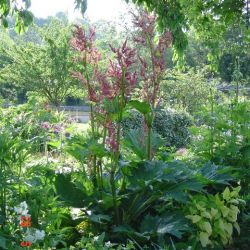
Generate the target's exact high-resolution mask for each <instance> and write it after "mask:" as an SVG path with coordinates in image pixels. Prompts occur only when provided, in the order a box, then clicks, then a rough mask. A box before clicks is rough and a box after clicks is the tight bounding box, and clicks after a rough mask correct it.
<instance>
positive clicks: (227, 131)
mask: <svg viewBox="0 0 250 250" xmlns="http://www.w3.org/2000/svg"><path fill="white" fill-rule="evenodd" d="M248 110H249V101H247V100H245V101H244V100H242V101H240V102H239V103H231V102H228V101H225V102H224V103H218V104H215V103H213V106H212V110H211V107H206V109H205V110H203V119H204V121H205V122H206V123H205V124H203V125H201V126H199V127H193V128H192V131H193V135H194V140H193V142H194V149H195V151H196V152H197V153H198V154H199V155H202V156H203V157H205V158H206V159H211V160H213V161H214V162H216V163H219V164H225V165H232V166H235V167H237V172H238V171H239V176H241V177H240V179H241V180H242V182H243V183H242V185H243V186H244V187H246V186H248V184H247V183H249V181H248V180H249V166H250V165H249V164H250V158H249V121H250V117H249V111H248ZM245 185H246V186H245Z"/></svg>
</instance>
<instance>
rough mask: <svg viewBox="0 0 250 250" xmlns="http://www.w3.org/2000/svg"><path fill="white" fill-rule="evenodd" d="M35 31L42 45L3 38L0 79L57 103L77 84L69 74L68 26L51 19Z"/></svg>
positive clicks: (57, 104) (71, 91)
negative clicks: (47, 23)
mask: <svg viewBox="0 0 250 250" xmlns="http://www.w3.org/2000/svg"><path fill="white" fill-rule="evenodd" d="M38 33H39V34H40V36H41V38H42V39H43V42H42V44H36V43H32V42H30V43H25V42H23V41H21V42H19V43H14V41H13V40H11V39H10V38H6V39H5V40H4V42H3V44H2V45H1V48H0V51H1V53H2V55H3V58H2V60H3V61H2V62H0V64H2V65H3V66H2V68H1V69H0V81H1V82H3V83H6V82H11V83H13V84H15V85H16V86H19V87H21V88H26V89H28V90H31V91H35V92H36V93H39V95H40V96H43V97H46V98H47V100H48V102H50V103H51V104H53V105H56V106H59V105H60V104H61V103H62V102H63V101H64V100H65V98H66V97H67V96H69V95H74V92H75V91H76V86H77V83H76V81H75V80H74V79H73V78H71V75H70V70H71V69H72V67H73V63H72V61H71V58H72V56H73V54H72V52H71V50H70V45H69V38H70V26H67V25H65V24H64V23H62V22H60V21H56V20H52V21H51V22H50V24H49V25H48V26H47V27H44V28H42V29H40V30H39V31H38ZM6 58H7V60H6Z"/></svg>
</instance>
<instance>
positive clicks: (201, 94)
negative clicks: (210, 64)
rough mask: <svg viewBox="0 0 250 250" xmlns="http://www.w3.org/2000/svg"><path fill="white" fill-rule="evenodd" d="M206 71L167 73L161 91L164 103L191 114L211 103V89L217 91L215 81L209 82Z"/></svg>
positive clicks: (192, 69)
mask: <svg viewBox="0 0 250 250" xmlns="http://www.w3.org/2000/svg"><path fill="white" fill-rule="evenodd" d="M206 74H208V73H207V72H206V69H198V70H195V69H194V68H190V69H187V70H186V71H185V72H181V71H178V70H176V69H173V70H170V71H168V72H167V73H166V77H165V80H164V81H163V82H162V85H161V91H162V97H163V99H164V103H166V104H167V105H170V106H171V107H173V108H176V109H184V110H186V111H188V112H189V113H191V114H194V113H195V112H197V111H199V110H200V108H201V106H204V105H206V104H207V103H208V101H209V93H210V89H213V90H215V84H214V81H212V82H211V80H210V81H208V76H206Z"/></svg>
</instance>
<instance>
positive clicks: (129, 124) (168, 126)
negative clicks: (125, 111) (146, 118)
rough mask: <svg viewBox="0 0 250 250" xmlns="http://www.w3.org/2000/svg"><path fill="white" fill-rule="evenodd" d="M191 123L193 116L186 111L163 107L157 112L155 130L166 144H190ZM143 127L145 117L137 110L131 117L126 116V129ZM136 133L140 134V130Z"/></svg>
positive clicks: (124, 122) (124, 126)
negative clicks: (189, 129)
mask: <svg viewBox="0 0 250 250" xmlns="http://www.w3.org/2000/svg"><path fill="white" fill-rule="evenodd" d="M191 125H192V118H191V117H190V115H188V114H187V113H186V112H184V111H179V112H177V111H175V110H173V109H161V110H156V112H155V118H154V123H153V130H154V131H155V133H157V134H159V135H160V136H161V137H162V139H163V142H164V144H165V145H166V146H171V147H173V146H175V147H177V148H178V147H183V146H185V145H187V144H188V142H189V137H190V134H189V132H188V127H190V126H191ZM142 127H143V119H142V117H141V116H140V115H139V114H138V113H137V112H132V113H131V117H128V118H125V119H124V121H123V128H124V130H125V131H129V129H137V130H138V131H140V129H142ZM136 133H137V135H138V136H139V133H140V132H139V133H138V132H136ZM141 137H142V136H141ZM134 139H135V137H134ZM141 139H143V138H141Z"/></svg>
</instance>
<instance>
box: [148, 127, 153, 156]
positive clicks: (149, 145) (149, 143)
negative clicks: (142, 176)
mask: <svg viewBox="0 0 250 250" xmlns="http://www.w3.org/2000/svg"><path fill="white" fill-rule="evenodd" d="M151 136H152V128H151V127H149V126H148V136H147V151H148V152H147V158H148V160H151V155H152V154H151Z"/></svg>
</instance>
